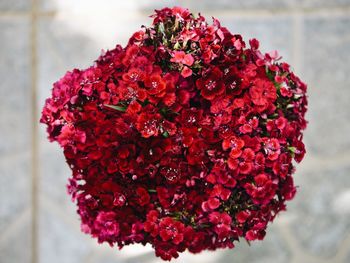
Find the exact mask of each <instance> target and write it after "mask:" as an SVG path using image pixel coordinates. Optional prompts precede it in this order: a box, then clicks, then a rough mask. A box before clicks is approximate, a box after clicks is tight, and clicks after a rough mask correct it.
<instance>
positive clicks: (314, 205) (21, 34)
mask: <svg viewBox="0 0 350 263" xmlns="http://www.w3.org/2000/svg"><path fill="white" fill-rule="evenodd" d="M175 4H176V5H183V6H187V7H190V8H191V9H192V10H193V11H202V12H203V13H204V14H205V15H206V16H207V17H208V18H209V17H210V16H211V15H214V16H215V17H217V18H219V19H220V20H221V21H222V24H223V25H225V26H227V27H229V28H230V29H231V30H232V31H234V32H238V33H241V34H243V36H244V37H245V38H246V39H248V38H251V37H256V38H258V39H259V40H260V41H261V44H262V48H263V50H264V51H270V50H273V49H277V50H279V51H280V53H281V54H282V55H283V57H284V59H285V60H286V61H288V62H289V63H290V64H292V65H293V67H294V69H295V71H296V72H297V73H298V74H299V75H300V76H301V77H302V79H304V80H305V81H306V82H307V83H308V84H309V99H310V106H309V112H308V115H307V117H308V119H309V121H310V124H309V127H308V130H307V132H306V134H305V141H306V145H307V149H308V154H307V156H306V159H305V161H304V162H303V163H302V164H301V165H300V166H298V169H297V173H296V175H295V178H296V183H297V184H298V185H299V186H300V187H299V188H298V195H297V197H296V198H295V200H294V201H292V202H290V203H289V204H288V212H287V213H283V214H282V215H281V216H279V217H278V218H277V219H276V221H275V223H274V224H273V225H271V226H270V228H269V231H268V234H267V236H266V238H265V241H263V242H255V243H253V245H252V246H251V247H248V245H247V244H246V243H245V242H242V243H241V244H238V245H237V248H236V249H234V250H232V251H218V252H212V253H202V254H200V255H197V256H192V255H189V254H184V255H182V256H181V257H180V259H178V260H177V261H175V262H186V263H188V262H203V263H206V262H208V263H209V262H218V263H221V262H222V263H226V262H227V263H228V262H259V263H260V262H269V263H271V262H272V263H274V262H283V263H284V262H292V263H299V262H308V263H312V262H315V263H316V262H321V263H322V262H332V263H333V262H339V263H340V262H344V263H345V262H350V220H349V218H350V121H349V120H350V84H349V83H350V77H349V76H350V52H349V48H350V0H215V1H213V0H188V1H166V0H164V1H161V0H141V1H140V0H138V1H137V0H127V1H118V0H98V1H97V0H32V1H31V0H0V39H1V42H0V43H1V44H0V123H1V126H0V263H29V262H31V263H38V262H40V263H56V262H57V263H78V262H84V263H85V262H86V263H108V262H113V263H119V262H120V263H123V262H128V263H138V262H147V263H148V262H149V263H151V262H160V261H159V259H156V258H155V257H154V256H153V252H152V251H151V250H150V249H149V248H143V247H130V248H127V249H126V250H122V251H118V250H117V249H111V248H109V247H108V246H100V245H97V244H96V242H95V240H92V239H91V238H89V237H88V236H86V235H84V234H83V233H81V232H80V227H79V219H78V217H77V215H76V213H75V206H74V205H73V204H72V203H71V201H70V199H69V197H68V196H67V195H66V194H65V184H66V181H67V178H68V176H69V173H70V171H69V169H68V168H67V166H66V164H65V162H64V159H63V154H62V152H61V150H60V149H59V147H58V145H57V144H50V143H48V141H47V140H46V134H45V130H44V127H42V126H41V125H39V124H38V120H39V113H40V109H41V107H42V106H43V102H44V99H45V98H46V97H48V96H49V94H50V89H51V84H52V83H53V82H54V81H56V80H57V79H58V78H60V77H61V76H62V75H63V74H64V73H65V71H66V70H68V69H72V68H73V67H87V66H88V65H90V64H91V62H92V61H93V60H94V59H95V58H97V57H98V55H99V53H100V50H101V49H108V48H112V47H113V46H114V45H115V44H116V43H122V44H125V43H126V41H127V38H128V37H129V36H130V35H131V33H132V32H133V31H134V30H136V29H138V28H139V26H140V25H141V24H148V23H150V19H148V17H147V16H148V15H149V14H150V12H151V10H152V9H154V8H159V7H162V6H165V5H169V6H172V5H175Z"/></svg>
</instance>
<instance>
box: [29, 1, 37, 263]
mask: <svg viewBox="0 0 350 263" xmlns="http://www.w3.org/2000/svg"><path fill="white" fill-rule="evenodd" d="M31 3H32V8H31V13H30V14H31V33H30V45H31V80H32V82H31V114H32V118H31V119H32V120H31V121H32V138H31V141H32V147H31V148H32V169H31V173H32V253H31V263H37V262H38V177H39V175H38V172H39V169H38V168H39V167H38V147H39V143H38V136H37V135H38V133H39V130H38V120H37V96H38V91H37V76H38V75H37V73H38V72H37V20H38V14H37V4H38V3H37V0H32V1H31Z"/></svg>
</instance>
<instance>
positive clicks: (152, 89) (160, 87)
mask: <svg viewBox="0 0 350 263" xmlns="http://www.w3.org/2000/svg"><path fill="white" fill-rule="evenodd" d="M145 86H146V88H147V92H148V94H150V95H157V96H160V95H162V94H163V91H165V88H166V83H165V81H164V80H163V79H162V77H161V76H160V75H158V74H152V75H150V76H149V77H147V78H146V80H145Z"/></svg>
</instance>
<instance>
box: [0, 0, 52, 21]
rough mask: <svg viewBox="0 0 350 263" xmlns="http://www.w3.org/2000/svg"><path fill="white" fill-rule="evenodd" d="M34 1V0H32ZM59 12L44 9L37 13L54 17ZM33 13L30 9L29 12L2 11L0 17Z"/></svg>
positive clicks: (24, 15) (25, 15)
mask: <svg viewBox="0 0 350 263" xmlns="http://www.w3.org/2000/svg"><path fill="white" fill-rule="evenodd" d="M32 1H33V0H32ZM56 14H57V12H56V11H44V12H40V11H37V12H36V15H37V16H42V17H53V16H55V15H56ZM31 15H32V11H31V10H30V11H29V12H25V11H0V18H4V17H5V18H7V17H10V18H12V17H16V18H17V17H29V16H31Z"/></svg>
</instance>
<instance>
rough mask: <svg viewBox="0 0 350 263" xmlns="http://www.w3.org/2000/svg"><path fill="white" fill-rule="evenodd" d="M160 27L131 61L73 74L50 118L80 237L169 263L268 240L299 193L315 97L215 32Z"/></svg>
mask: <svg viewBox="0 0 350 263" xmlns="http://www.w3.org/2000/svg"><path fill="white" fill-rule="evenodd" d="M152 17H153V19H154V20H153V25H152V26H151V27H143V28H142V30H140V31H138V32H136V33H134V34H133V35H132V37H131V38H130V40H129V42H128V44H127V46H126V47H125V48H122V47H121V46H119V45H117V46H116V48H114V49H113V50H110V51H107V52H104V53H103V54H102V55H101V56H100V58H98V60H97V61H96V62H95V64H94V65H93V66H92V67H90V68H88V69H86V70H78V69H74V70H73V71H71V72H67V73H66V75H65V76H64V77H63V78H62V79H60V80H59V81H58V82H56V83H55V84H54V87H53V91H52V97H51V98H49V99H47V100H46V103H45V106H44V108H43V111H42V117H41V122H42V123H45V124H46V125H47V131H48V134H49V139H50V140H51V141H57V142H58V143H59V144H60V145H61V146H62V147H63V150H64V155H65V157H66V160H67V163H68V164H69V166H70V167H71V169H72V177H71V179H70V180H69V184H68V190H69V193H70V194H71V196H72V197H73V200H74V201H76V202H77V206H78V213H79V215H80V217H81V221H82V230H83V231H84V232H86V233H89V234H91V235H92V236H93V237H95V238H97V239H98V242H107V243H109V244H110V245H111V246H113V245H114V244H117V245H118V247H119V248H122V247H123V246H125V245H129V244H133V243H141V244H143V245H145V244H147V243H149V244H151V245H152V246H153V247H154V249H155V253H156V255H157V256H159V257H161V258H162V259H164V260H170V259H171V258H176V257H178V253H179V252H183V251H185V250H188V251H190V252H192V253H198V252H200V251H202V250H205V249H209V250H215V249H217V248H233V247H234V243H235V241H238V240H239V239H240V238H244V239H246V240H247V241H248V242H249V241H251V240H256V239H259V240H261V239H263V238H264V236H265V231H266V227H267V224H268V223H269V222H270V221H273V219H274V218H275V216H276V215H277V214H278V213H279V212H280V211H282V210H285V209H286V205H285V203H286V201H288V200H290V199H292V198H293V197H294V194H295V192H296V188H295V186H294V184H293V177H292V174H293V172H294V170H295V168H294V164H293V160H295V161H296V162H300V161H301V160H302V159H303V156H304V154H305V149H304V144H303V142H302V138H303V135H302V131H303V130H304V129H305V127H306V121H305V119H304V115H305V112H306V106H307V97H306V95H305V94H306V85H305V84H304V83H303V82H302V81H301V80H300V79H299V78H298V77H297V76H296V75H294V73H293V72H291V70H290V66H289V65H288V64H287V63H283V62H280V57H279V55H278V54H277V52H270V53H267V54H262V53H261V52H260V51H259V42H258V41H257V40H256V39H252V40H250V41H249V46H247V45H246V43H245V42H244V41H243V39H242V37H241V36H240V35H237V34H232V33H230V32H229V31H228V29H227V28H225V27H222V26H221V25H220V23H219V21H218V20H216V19H213V23H212V24H211V25H209V24H208V23H207V22H206V21H205V19H204V17H203V16H201V15H199V16H194V15H193V14H191V13H190V12H189V11H188V10H187V9H183V8H179V7H174V8H172V9H171V8H164V9H162V10H158V11H156V14H155V15H153V16H152Z"/></svg>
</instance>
